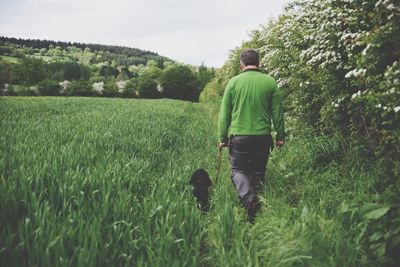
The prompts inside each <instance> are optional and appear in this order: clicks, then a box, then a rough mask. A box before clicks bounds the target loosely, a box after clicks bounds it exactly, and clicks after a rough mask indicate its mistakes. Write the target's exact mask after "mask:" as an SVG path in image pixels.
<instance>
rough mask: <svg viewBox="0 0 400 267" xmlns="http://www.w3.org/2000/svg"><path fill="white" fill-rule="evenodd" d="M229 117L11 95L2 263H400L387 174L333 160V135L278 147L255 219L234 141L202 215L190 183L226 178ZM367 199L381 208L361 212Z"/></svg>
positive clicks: (2, 184) (168, 106)
mask: <svg viewBox="0 0 400 267" xmlns="http://www.w3.org/2000/svg"><path fill="white" fill-rule="evenodd" d="M217 113H218V107H217V105H213V104H198V103H189V102H182V101H174V100H126V99H100V98H72V97H71V98H61V97H59V98H51V97H47V98H45V97H35V98H29V97H2V98H0V114H1V118H0V151H1V153H0V214H1V216H0V237H1V238H0V265H1V266H370V265H373V266H374V265H380V264H388V263H393V261H392V259H391V258H390V257H388V256H387V254H388V253H389V254H390V251H389V252H388V251H386V250H385V251H384V252H383V255H382V242H380V241H382V238H383V237H382V236H379V234H380V233H381V232H384V230H379V229H381V228H379V227H380V226H382V225H383V222H382V221H380V220H382V218H385V216H386V215H387V213H388V211H389V209H390V208H391V207H390V206H389V205H386V204H384V201H383V200H382V199H380V197H379V195H378V193H377V192H376V190H375V185H376V183H377V181H379V179H380V177H379V176H376V175H375V174H374V173H373V172H370V171H366V172H363V173H360V172H359V171H358V170H356V169H351V168H350V169H347V170H346V171H344V170H342V169H341V167H340V166H339V165H338V164H337V162H336V161H330V160H327V156H326V155H331V154H332V153H333V152H335V151H336V150H337V149H338V146H337V143H335V142H334V141H332V140H328V139H324V138H323V137H320V138H315V139H312V140H305V139H304V138H292V139H291V140H289V141H288V143H287V144H286V147H285V148H284V149H282V150H281V151H275V152H274V153H273V154H272V156H271V159H270V162H269V165H268V183H267V185H266V187H265V190H264V192H263V193H262V195H261V198H262V201H263V210H262V213H261V214H260V216H259V217H258V218H257V220H256V222H255V224H254V225H252V224H249V223H247V222H246V220H245V215H244V211H243V210H242V208H241V207H240V205H239V202H238V199H237V197H236V195H235V191H234V188H233V186H232V185H231V182H230V179H229V164H228V160H227V151H224V154H223V163H222V166H223V168H222V171H221V177H220V179H219V184H218V185H217V187H216V188H215V190H214V197H213V208H212V210H211V212H210V214H208V215H204V214H201V212H200V211H199V210H198V209H197V208H196V204H195V201H194V200H193V199H192V197H191V193H190V188H189V186H188V179H189V178H190V176H191V174H192V173H193V171H194V170H195V169H197V168H201V167H202V168H206V169H207V170H208V171H209V172H210V173H211V174H212V178H213V179H214V178H215V177H214V176H213V175H214V173H215V170H216V158H217V148H216V146H215V144H216V119H217ZM350 161H351V159H349V162H350ZM339 173H340V175H339ZM365 203H375V204H373V205H372V204H370V205H372V206H370V208H369V210H367V211H365V210H364V213H363V210H362V209H363V208H364V209H365V205H366V204H365ZM371 207H372V208H371ZM368 212H369V213H368ZM371 212H373V213H372V214H371ZM363 216H364V217H363ZM360 218H361V219H360ZM363 219H365V220H363ZM371 229H372V230H374V229H375V232H372V233H375V234H376V235H375V239H374V240H375V241H374V240H373V241H371V242H369V241H368V240H369V238H370V234H372V233H371V231H372V230H371ZM376 229H378V230H376ZM383 234H385V233H382V235H383ZM387 240H388V238H386V241H387ZM368 242H369V243H368ZM370 245H375V249H374V247H373V248H372V249H371V248H370ZM379 245H381V247H379ZM384 248H386V247H384ZM371 251H373V252H371Z"/></svg>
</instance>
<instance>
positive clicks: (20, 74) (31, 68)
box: [11, 57, 47, 85]
mask: <svg viewBox="0 0 400 267" xmlns="http://www.w3.org/2000/svg"><path fill="white" fill-rule="evenodd" d="M46 75H47V70H46V65H45V63H44V62H43V61H42V60H40V59H35V58H30V57H24V58H23V59H22V61H21V63H20V64H14V65H13V72H12V77H11V81H12V82H13V83H19V84H26V85H35V84H37V83H38V82H40V81H43V80H44V79H45V78H46Z"/></svg>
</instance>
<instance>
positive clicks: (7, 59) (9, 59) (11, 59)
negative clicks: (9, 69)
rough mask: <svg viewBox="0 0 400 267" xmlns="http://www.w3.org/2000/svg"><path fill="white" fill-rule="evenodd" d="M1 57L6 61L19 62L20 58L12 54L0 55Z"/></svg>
mask: <svg viewBox="0 0 400 267" xmlns="http://www.w3.org/2000/svg"><path fill="white" fill-rule="evenodd" d="M0 59H2V60H4V61H5V62H9V63H19V61H20V59H19V58H16V57H10V56H0Z"/></svg>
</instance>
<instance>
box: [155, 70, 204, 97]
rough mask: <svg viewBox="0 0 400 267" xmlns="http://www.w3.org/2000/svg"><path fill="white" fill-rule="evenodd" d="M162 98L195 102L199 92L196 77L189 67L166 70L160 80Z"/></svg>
mask: <svg viewBox="0 0 400 267" xmlns="http://www.w3.org/2000/svg"><path fill="white" fill-rule="evenodd" d="M161 86H162V88H163V90H164V96H165V97H168V98H173V99H181V100H190V101H197V100H198V97H199V94H200V91H199V90H198V84H197V79H196V76H195V75H194V73H193V71H192V70H191V68H190V67H188V66H184V65H173V66H170V67H168V68H166V69H165V70H164V72H163V75H162V78H161Z"/></svg>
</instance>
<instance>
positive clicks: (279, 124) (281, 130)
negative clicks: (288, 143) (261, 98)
mask: <svg viewBox="0 0 400 267" xmlns="http://www.w3.org/2000/svg"><path fill="white" fill-rule="evenodd" d="M272 121H273V123H274V128H275V131H276V140H280V141H283V140H285V121H284V118H283V105H282V92H281V91H280V90H279V88H278V86H276V87H275V90H274V93H273V95H272Z"/></svg>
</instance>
